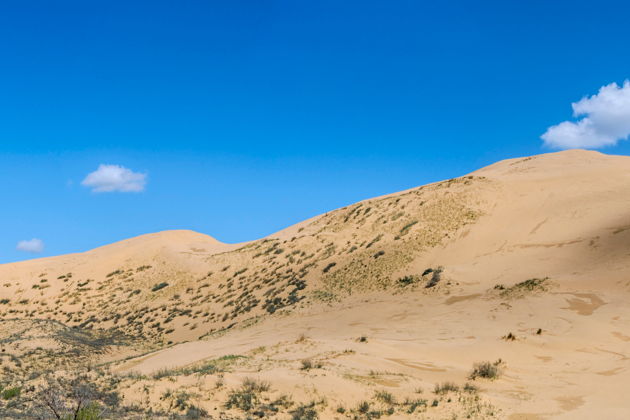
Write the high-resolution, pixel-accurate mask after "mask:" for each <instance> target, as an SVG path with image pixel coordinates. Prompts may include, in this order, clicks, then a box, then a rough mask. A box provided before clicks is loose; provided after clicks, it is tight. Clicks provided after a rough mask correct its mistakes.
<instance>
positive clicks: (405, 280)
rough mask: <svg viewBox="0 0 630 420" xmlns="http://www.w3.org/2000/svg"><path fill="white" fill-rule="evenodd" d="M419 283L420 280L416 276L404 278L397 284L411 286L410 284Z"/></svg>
mask: <svg viewBox="0 0 630 420" xmlns="http://www.w3.org/2000/svg"><path fill="white" fill-rule="evenodd" d="M417 281H418V278H417V277H416V276H403V277H401V278H399V279H398V280H396V283H398V285H399V286H403V287H404V286H409V285H410V284H413V283H415V282H417Z"/></svg>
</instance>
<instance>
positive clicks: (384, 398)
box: [374, 391, 396, 405]
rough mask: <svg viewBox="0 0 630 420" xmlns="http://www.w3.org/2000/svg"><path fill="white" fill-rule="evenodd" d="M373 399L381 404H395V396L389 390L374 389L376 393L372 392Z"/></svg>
mask: <svg viewBox="0 0 630 420" xmlns="http://www.w3.org/2000/svg"><path fill="white" fill-rule="evenodd" d="M374 399H375V400H377V401H379V402H381V403H383V404H387V405H396V398H395V397H394V395H392V393H391V392H387V391H376V393H374Z"/></svg>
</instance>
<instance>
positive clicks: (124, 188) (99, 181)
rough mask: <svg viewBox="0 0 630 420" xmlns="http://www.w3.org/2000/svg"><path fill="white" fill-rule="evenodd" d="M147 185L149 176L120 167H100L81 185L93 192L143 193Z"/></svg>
mask: <svg viewBox="0 0 630 420" xmlns="http://www.w3.org/2000/svg"><path fill="white" fill-rule="evenodd" d="M146 183H147V175H146V174H143V173H138V172H133V171H132V170H131V169H127V168H125V167H123V166H120V165H99V167H98V169H97V170H96V171H94V172H92V173H90V174H88V176H86V177H85V179H84V180H83V181H82V182H81V185H83V186H85V187H89V188H92V191H93V192H141V191H144V187H145V186H146Z"/></svg>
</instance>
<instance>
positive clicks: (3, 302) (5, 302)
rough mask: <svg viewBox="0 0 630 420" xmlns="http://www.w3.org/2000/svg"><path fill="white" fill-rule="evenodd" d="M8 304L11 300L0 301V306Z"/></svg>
mask: <svg viewBox="0 0 630 420" xmlns="http://www.w3.org/2000/svg"><path fill="white" fill-rule="evenodd" d="M9 302H11V299H0V304H2V305H6V304H7V303H9Z"/></svg>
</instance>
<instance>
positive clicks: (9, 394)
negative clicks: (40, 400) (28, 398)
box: [2, 386, 22, 400]
mask: <svg viewBox="0 0 630 420" xmlns="http://www.w3.org/2000/svg"><path fill="white" fill-rule="evenodd" d="M21 392H22V388H20V387H19V386H15V387H13V388H6V389H4V390H2V399H3V400H11V399H13V398H16V397H19V396H20V393H21Z"/></svg>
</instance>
